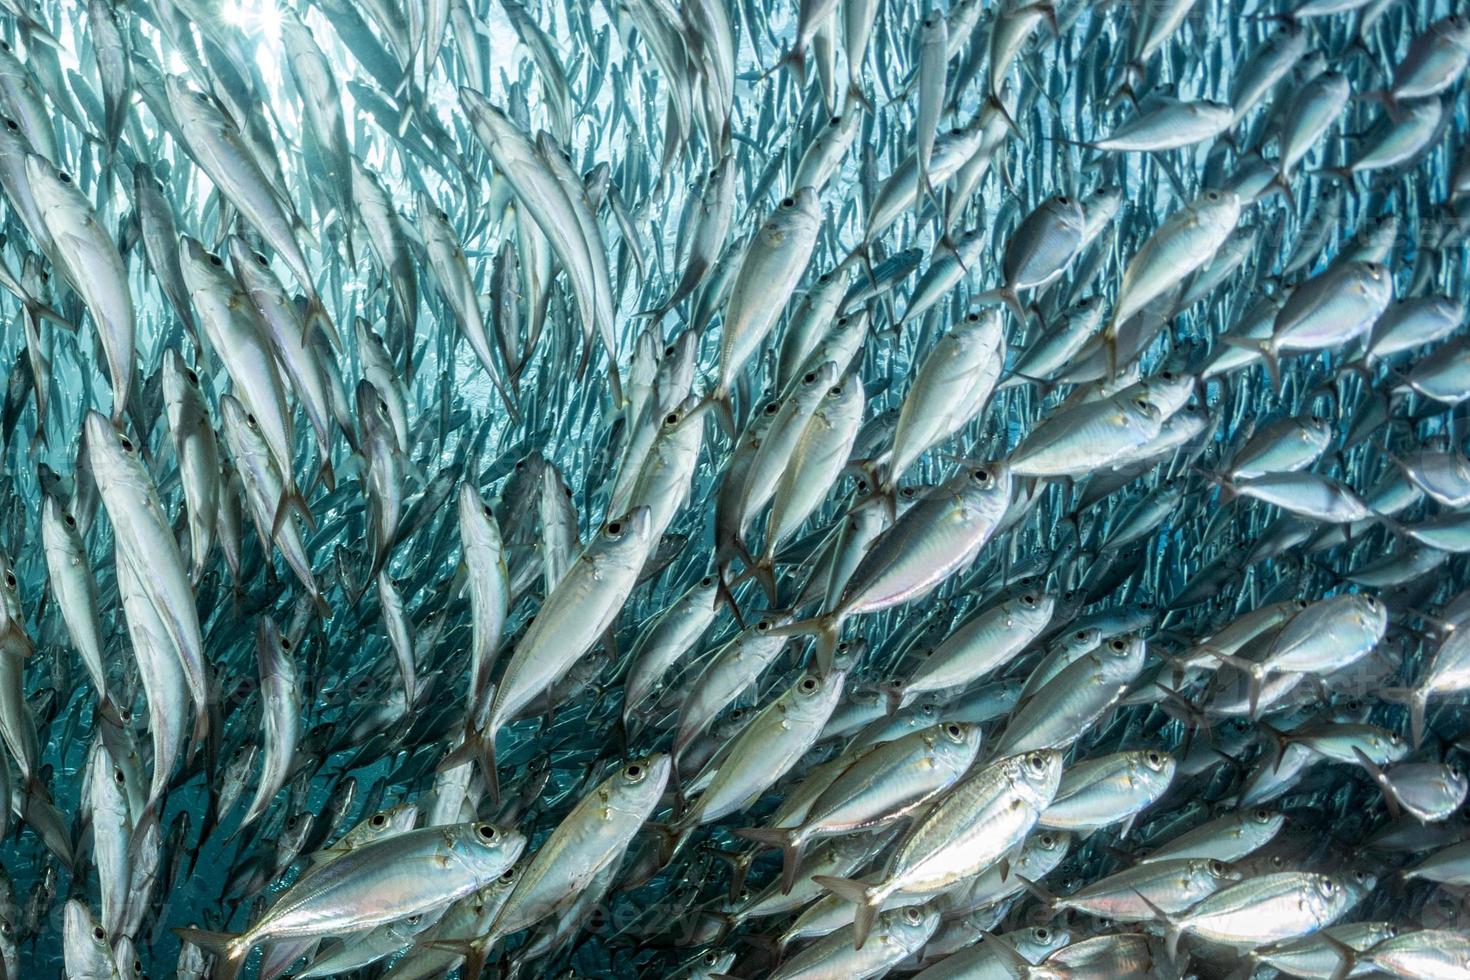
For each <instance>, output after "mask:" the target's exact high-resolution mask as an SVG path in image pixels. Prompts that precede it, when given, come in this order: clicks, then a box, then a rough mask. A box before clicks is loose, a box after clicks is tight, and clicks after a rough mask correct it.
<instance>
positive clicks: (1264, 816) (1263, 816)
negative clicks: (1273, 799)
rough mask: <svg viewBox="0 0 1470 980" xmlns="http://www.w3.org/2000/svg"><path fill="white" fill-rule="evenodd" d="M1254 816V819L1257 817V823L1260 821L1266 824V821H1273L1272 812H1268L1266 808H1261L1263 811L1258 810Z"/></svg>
mask: <svg viewBox="0 0 1470 980" xmlns="http://www.w3.org/2000/svg"><path fill="white" fill-rule="evenodd" d="M1253 816H1254V817H1255V818H1256V820H1257V821H1259V822H1260V823H1265V822H1266V821H1267V820H1270V819H1271V811H1270V810H1267V809H1265V808H1264V807H1263V808H1261V809H1259V810H1257V811H1256V812H1255V813H1254V814H1253Z"/></svg>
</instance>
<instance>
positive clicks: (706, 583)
mask: <svg viewBox="0 0 1470 980" xmlns="http://www.w3.org/2000/svg"><path fill="white" fill-rule="evenodd" d="M714 584H715V577H714V576H713V575H706V576H705V577H704V578H702V579H700V580H699V587H700V588H701V589H707V588H709V587H710V586H711V585H714Z"/></svg>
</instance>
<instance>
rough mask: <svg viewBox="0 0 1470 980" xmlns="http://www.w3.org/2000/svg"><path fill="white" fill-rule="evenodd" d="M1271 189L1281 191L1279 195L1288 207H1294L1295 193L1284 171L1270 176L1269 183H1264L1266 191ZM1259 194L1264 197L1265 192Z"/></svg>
mask: <svg viewBox="0 0 1470 980" xmlns="http://www.w3.org/2000/svg"><path fill="white" fill-rule="evenodd" d="M1273 189H1274V190H1278V191H1280V192H1281V196H1282V197H1285V198H1286V203H1287V206H1288V207H1291V208H1293V209H1295V208H1296V193H1295V192H1294V191H1292V189H1291V181H1290V180H1289V179H1288V178H1287V176H1286V171H1284V170H1283V171H1281V172H1280V173H1278V174H1277V175H1276V176H1275V177H1272V178H1271V183H1269V184H1267V185H1266V191H1267V192H1269V191H1271V190H1273ZM1261 196H1262V197H1265V193H1263V194H1262V195H1261ZM1257 200H1259V198H1257Z"/></svg>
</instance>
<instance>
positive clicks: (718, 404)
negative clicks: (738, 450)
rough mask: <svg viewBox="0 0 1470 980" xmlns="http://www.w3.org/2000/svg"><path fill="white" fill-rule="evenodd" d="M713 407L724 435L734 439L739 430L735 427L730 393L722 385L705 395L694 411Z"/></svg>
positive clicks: (733, 406) (733, 408)
mask: <svg viewBox="0 0 1470 980" xmlns="http://www.w3.org/2000/svg"><path fill="white" fill-rule="evenodd" d="M711 408H713V409H714V410H715V416H716V418H718V419H719V420H720V428H721V429H724V430H725V435H727V436H729V437H730V438H731V439H734V438H735V437H736V436H737V435H739V432H738V431H737V430H736V428H735V405H734V403H732V402H731V401H730V393H729V392H728V391H726V390H725V389H724V388H723V387H719V388H716V389H715V390H714V391H712V392H710V393H709V394H708V395H706V396H705V399H704V401H703V402H701V403H700V404H699V405H698V406H697V407H696V408H695V411H696V412H702V411H705V410H707V409H711Z"/></svg>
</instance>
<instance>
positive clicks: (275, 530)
mask: <svg viewBox="0 0 1470 980" xmlns="http://www.w3.org/2000/svg"><path fill="white" fill-rule="evenodd" d="M293 510H294V511H296V513H298V514H300V515H301V519H302V520H304V521H305V522H306V526H307V527H309V528H311V529H312V530H313V531H315V530H316V518H315V517H313V516H311V508H310V507H308V506H306V498H305V497H303V496H302V495H301V489H300V488H299V487H298V486H296V483H295V481H294V480H293V481H292V482H290V483H288V484H286V488H285V489H284V490H282V491H281V499H280V500H278V501H277V502H276V513H275V516H274V517H272V518H271V537H275V536H276V535H277V534H280V533H281V528H282V526H284V525H285V523H286V514H287V513H288V512H290V511H293Z"/></svg>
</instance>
